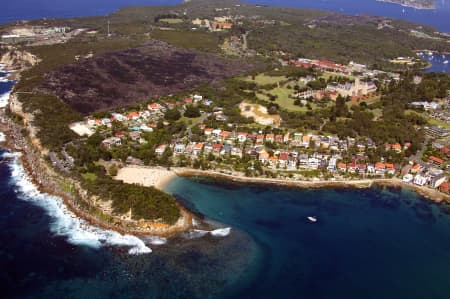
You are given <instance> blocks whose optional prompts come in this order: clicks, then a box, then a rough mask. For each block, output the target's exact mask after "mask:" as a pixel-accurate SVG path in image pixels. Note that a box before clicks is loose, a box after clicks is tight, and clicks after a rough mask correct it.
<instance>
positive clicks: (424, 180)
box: [413, 174, 428, 186]
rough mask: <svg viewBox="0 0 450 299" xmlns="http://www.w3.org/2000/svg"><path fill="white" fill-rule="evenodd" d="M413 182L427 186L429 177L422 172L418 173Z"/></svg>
mask: <svg viewBox="0 0 450 299" xmlns="http://www.w3.org/2000/svg"><path fill="white" fill-rule="evenodd" d="M413 183H414V184H415V185H419V186H425V185H426V184H427V183H428V178H427V177H424V176H421V175H420V174H418V175H416V176H415V177H414V181H413Z"/></svg>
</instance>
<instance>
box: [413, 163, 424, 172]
mask: <svg viewBox="0 0 450 299" xmlns="http://www.w3.org/2000/svg"><path fill="white" fill-rule="evenodd" d="M421 169H422V166H421V165H420V164H416V165H414V166H413V167H411V173H412V174H415V173H417V172H419V171H420V170H421Z"/></svg>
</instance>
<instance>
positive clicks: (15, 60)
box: [0, 47, 40, 71]
mask: <svg viewBox="0 0 450 299" xmlns="http://www.w3.org/2000/svg"><path fill="white" fill-rule="evenodd" d="M39 61H40V60H39V58H38V57H36V56H35V55H33V54H31V53H30V52H27V51H23V50H18V49H15V48H13V47H10V48H8V51H7V52H6V53H5V54H3V55H2V56H1V58H0V63H1V64H5V65H6V69H7V70H10V71H22V70H24V69H27V68H30V67H32V66H34V65H36V64H37V63H39Z"/></svg>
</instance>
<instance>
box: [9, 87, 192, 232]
mask: <svg viewBox="0 0 450 299" xmlns="http://www.w3.org/2000/svg"><path fill="white" fill-rule="evenodd" d="M12 97H13V98H14V95H12ZM12 102H13V103H14V100H13V101H12ZM16 109H17V107H16ZM15 111H16V112H17V110H15ZM22 115H26V114H22ZM0 129H1V131H2V132H4V133H5V134H6V135H7V143H6V147H7V148H9V149H10V150H12V151H19V152H21V153H22V156H21V162H22V163H23V165H24V168H25V169H26V170H27V172H28V173H29V174H30V176H31V177H32V179H33V181H34V183H35V184H36V185H37V186H38V187H39V189H40V190H41V191H43V192H46V193H49V194H52V195H56V196H59V197H61V198H63V200H64V202H65V204H66V205H67V206H68V207H69V209H70V210H71V211H72V212H74V213H75V214H76V215H77V216H79V217H81V218H83V219H85V220H87V221H88V222H90V223H91V224H93V225H96V226H100V227H103V228H105V229H112V230H115V231H118V232H121V233H127V234H134V235H153V236H164V237H167V236H172V235H174V234H176V233H178V232H182V231H185V230H187V229H189V228H190V227H191V224H192V216H191V214H190V213H189V212H188V211H187V210H185V209H184V208H182V207H180V209H181V217H180V218H179V220H178V221H177V222H176V223H175V224H174V225H167V224H163V223H153V222H149V221H132V220H125V219H120V216H113V215H107V214H105V213H104V211H102V210H101V209H100V208H99V206H100V204H101V202H102V201H101V200H100V199H98V198H95V197H93V196H90V195H89V194H88V192H87V191H85V190H83V188H82V187H81V186H80V184H79V183H78V182H77V181H76V180H74V179H72V178H69V177H65V176H63V175H62V174H60V173H58V172H56V171H55V170H54V169H53V168H52V167H51V166H50V165H49V162H48V161H47V160H46V159H45V156H44V155H43V154H42V152H41V151H40V150H39V149H38V148H37V147H36V145H35V143H33V142H32V139H31V138H30V137H29V136H24V135H23V132H24V130H23V129H24V127H23V126H22V125H21V124H17V123H15V122H14V121H13V120H12V119H11V118H10V117H8V116H7V115H5V112H4V111H0Z"/></svg>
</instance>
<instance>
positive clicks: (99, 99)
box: [39, 41, 255, 114]
mask: <svg viewBox="0 0 450 299" xmlns="http://www.w3.org/2000/svg"><path fill="white" fill-rule="evenodd" d="M254 68H255V65H254V64H249V63H245V62H243V61H240V60H227V59H224V58H220V57H219V56H217V55H214V54H206V53H201V52H197V51H193V50H187V49H180V48H176V47H173V46H170V45H168V44H166V43H164V42H159V41H153V42H150V43H148V44H147V45H146V46H143V47H139V48H135V49H129V50H123V51H116V52H109V53H106V54H102V55H98V56H96V57H94V58H91V59H85V60H83V61H81V62H79V63H77V64H70V65H67V66H63V67H61V68H59V69H57V70H54V71H52V72H50V73H48V74H46V75H45V80H44V81H43V83H42V84H41V85H40V87H39V89H40V91H42V92H44V93H50V94H54V95H56V96H57V97H59V98H60V99H62V100H63V101H64V102H66V103H67V104H68V105H69V106H71V107H72V108H74V109H75V110H77V111H79V112H81V113H83V114H89V113H92V112H94V111H98V110H109V109H112V108H116V107H123V106H125V105H129V104H133V103H137V102H142V101H144V100H148V99H150V98H157V97H160V96H165V95H168V94H177V93H179V92H183V91H187V90H189V89H191V88H193V87H195V86H198V85H200V84H204V83H211V82H213V81H215V80H219V79H223V78H225V77H231V76H235V75H238V74H240V73H242V72H246V71H249V70H252V69H254Z"/></svg>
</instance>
